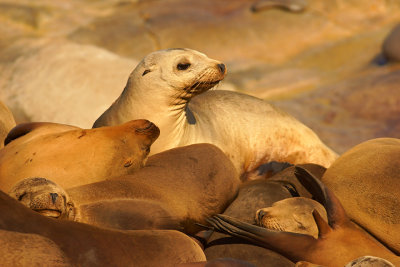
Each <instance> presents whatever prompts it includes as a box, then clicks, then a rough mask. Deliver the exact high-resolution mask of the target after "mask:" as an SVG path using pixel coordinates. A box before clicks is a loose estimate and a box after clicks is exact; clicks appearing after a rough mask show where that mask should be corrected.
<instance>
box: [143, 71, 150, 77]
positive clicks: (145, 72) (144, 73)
mask: <svg viewBox="0 0 400 267" xmlns="http://www.w3.org/2000/svg"><path fill="white" fill-rule="evenodd" d="M149 72H150V70H145V71H144V72H143V74H142V76H144V75H146V74H147V73H149Z"/></svg>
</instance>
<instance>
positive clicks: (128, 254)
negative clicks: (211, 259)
mask: <svg viewBox="0 0 400 267" xmlns="http://www.w3.org/2000/svg"><path fill="white" fill-rule="evenodd" d="M0 210H1V216H0V229H2V230H7V231H17V232H20V233H27V234H36V235H40V236H43V237H45V238H48V239H50V240H51V241H52V242H54V243H55V244H56V245H57V246H58V247H59V248H60V249H61V251H62V252H63V253H64V255H65V256H66V257H67V258H68V260H69V262H70V263H71V265H72V266H124V267H125V266H149V267H150V266H166V267H172V266H175V265H176V264H179V263H185V262H198V261H205V256H204V253H203V251H202V250H201V248H200V247H199V246H198V245H197V244H196V242H194V241H193V240H192V239H191V238H190V237H188V236H186V235H184V234H183V233H180V232H178V231H171V230H151V231H149V230H137V231H117V230H107V229H102V228H98V227H93V226H90V225H87V224H81V223H76V222H71V221H66V220H54V219H50V218H46V217H44V216H42V215H40V214H37V213H36V212H33V211H32V210H30V209H28V208H26V207H24V206H23V205H22V204H20V203H18V202H17V201H16V200H14V199H12V198H11V197H9V196H7V195H6V194H5V193H3V192H1V191H0ZM27 222H28V223H27ZM11 255H13V252H11ZM35 257H36V256H33V259H32V260H34V259H35Z"/></svg>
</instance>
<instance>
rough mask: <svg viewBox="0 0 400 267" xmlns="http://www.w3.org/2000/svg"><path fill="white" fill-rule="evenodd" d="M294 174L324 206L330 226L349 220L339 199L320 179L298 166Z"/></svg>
mask: <svg viewBox="0 0 400 267" xmlns="http://www.w3.org/2000/svg"><path fill="white" fill-rule="evenodd" d="M294 174H295V175H296V177H297V179H298V180H299V182H300V183H301V184H302V185H303V186H304V187H305V188H306V189H307V190H308V191H309V192H310V193H311V194H312V195H313V196H314V198H315V199H316V200H317V201H318V202H320V203H321V204H322V205H323V206H324V207H325V209H326V213H327V215H328V223H329V225H330V226H331V227H335V226H336V225H342V224H344V223H346V222H348V221H349V220H350V219H349V218H348V216H347V215H346V212H345V210H344V208H343V206H342V204H341V203H340V201H339V199H338V198H337V197H336V196H335V194H334V193H333V192H332V191H331V190H330V189H329V188H327V187H326V186H325V185H324V184H323V183H322V182H321V181H320V180H318V179H317V178H315V177H314V176H313V175H312V174H311V173H309V172H308V171H307V170H306V169H304V168H301V167H298V166H296V167H295V171H294ZM314 218H315V216H314Z"/></svg>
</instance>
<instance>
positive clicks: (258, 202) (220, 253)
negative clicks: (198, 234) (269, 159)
mask: <svg viewBox="0 0 400 267" xmlns="http://www.w3.org/2000/svg"><path fill="white" fill-rule="evenodd" d="M273 165H274V166H275V164H273ZM300 166H303V167H304V168H307V170H310V171H311V172H312V173H314V174H315V175H316V176H317V177H321V176H322V173H323V171H324V170H325V169H324V168H323V167H322V166H319V165H315V164H304V165H300ZM263 169H265V168H263ZM294 169H295V167H294V166H290V167H288V168H286V169H284V170H283V171H280V172H278V173H276V174H275V175H274V176H272V177H271V178H269V179H267V180H264V179H258V180H254V181H248V182H245V183H243V184H242V185H241V186H240V189H239V193H238V196H237V197H236V198H235V200H234V201H233V202H232V203H231V204H230V205H229V206H228V208H227V209H226V210H225V211H224V213H223V214H224V215H227V216H230V217H234V218H237V219H240V220H241V221H244V222H247V223H251V224H253V223H255V220H254V215H255V214H256V211H257V210H259V209H261V208H265V207H270V206H272V205H273V204H274V203H275V202H277V201H279V200H283V199H290V198H292V197H299V196H302V197H310V196H311V195H310V193H308V191H307V190H306V189H305V188H304V187H303V186H302V185H301V183H300V182H299V181H298V180H297V179H296V176H295V175H294ZM203 235H204V236H205V238H207V235H206V234H203ZM205 238H204V237H203V239H205ZM203 242H204V241H203ZM205 243H206V245H205V250H204V252H205V254H206V256H207V259H208V260H211V259H217V258H221V257H231V258H236V259H241V260H245V261H248V262H251V263H253V264H255V265H256V266H260V267H261V266H264V267H265V266H271V267H273V266H294V263H293V262H291V261H290V260H288V259H287V258H285V257H284V256H282V255H279V254H278V253H276V252H274V251H272V250H268V249H266V248H263V247H260V246H256V245H253V244H251V243H249V242H246V241H243V240H242V239H239V238H236V237H231V236H228V235H225V234H222V233H218V232H214V233H212V234H211V236H209V239H208V240H206V241H205Z"/></svg>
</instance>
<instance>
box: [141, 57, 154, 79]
mask: <svg viewBox="0 0 400 267" xmlns="http://www.w3.org/2000/svg"><path fill="white" fill-rule="evenodd" d="M142 67H143V68H144V71H143V73H142V76H144V75H146V74H147V73H149V72H152V71H153V70H154V69H155V68H156V60H155V56H154V55H153V56H152V55H151V54H150V55H148V56H147V57H146V58H145V59H143V61H142Z"/></svg>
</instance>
